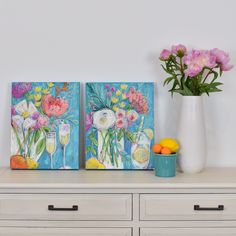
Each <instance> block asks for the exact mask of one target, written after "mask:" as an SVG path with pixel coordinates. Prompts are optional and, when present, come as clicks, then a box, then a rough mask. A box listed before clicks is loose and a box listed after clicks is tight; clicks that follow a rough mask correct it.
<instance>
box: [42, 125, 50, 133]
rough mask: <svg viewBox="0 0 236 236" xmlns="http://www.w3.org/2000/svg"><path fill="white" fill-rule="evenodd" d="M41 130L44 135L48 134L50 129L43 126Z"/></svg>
mask: <svg viewBox="0 0 236 236" xmlns="http://www.w3.org/2000/svg"><path fill="white" fill-rule="evenodd" d="M42 129H43V130H44V131H45V132H46V133H48V132H49V131H50V129H49V128H48V127H47V126H43V127H42Z"/></svg>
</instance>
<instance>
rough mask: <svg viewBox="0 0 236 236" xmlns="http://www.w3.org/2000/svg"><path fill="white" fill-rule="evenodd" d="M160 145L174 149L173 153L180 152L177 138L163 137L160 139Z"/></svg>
mask: <svg viewBox="0 0 236 236" xmlns="http://www.w3.org/2000/svg"><path fill="white" fill-rule="evenodd" d="M160 145H161V146H162V147H167V148H169V149H170V150H171V151H172V153H173V152H178V150H179V144H178V143H177V141H176V140H175V139H172V138H165V139H162V140H161V141H160Z"/></svg>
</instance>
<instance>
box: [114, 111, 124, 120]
mask: <svg viewBox="0 0 236 236" xmlns="http://www.w3.org/2000/svg"><path fill="white" fill-rule="evenodd" d="M116 118H117V119H124V118H125V110H123V109H118V110H117V111H116Z"/></svg>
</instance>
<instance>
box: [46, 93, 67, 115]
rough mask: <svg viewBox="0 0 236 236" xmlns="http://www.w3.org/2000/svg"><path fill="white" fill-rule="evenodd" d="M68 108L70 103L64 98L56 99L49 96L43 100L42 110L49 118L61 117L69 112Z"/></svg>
mask: <svg viewBox="0 0 236 236" xmlns="http://www.w3.org/2000/svg"><path fill="white" fill-rule="evenodd" d="M68 107H69V104H68V102H67V101H66V100H64V99H63V98H59V97H57V98H55V97H52V96H51V95H50V94H47V95H45V96H44V97H43V99H42V110H43V112H44V114H46V115H47V116H48V117H52V116H55V117H59V116H61V115H63V114H64V113H65V112H66V111H67V109H68Z"/></svg>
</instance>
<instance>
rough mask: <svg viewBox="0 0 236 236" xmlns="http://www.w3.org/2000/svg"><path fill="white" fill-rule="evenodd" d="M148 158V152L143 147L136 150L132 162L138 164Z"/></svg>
mask: <svg viewBox="0 0 236 236" xmlns="http://www.w3.org/2000/svg"><path fill="white" fill-rule="evenodd" d="M149 156H150V155H149V150H148V149H146V148H143V147H140V148H137V149H136V150H135V151H134V153H133V157H134V160H135V161H137V162H139V163H144V162H146V161H147V160H148V159H149Z"/></svg>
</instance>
